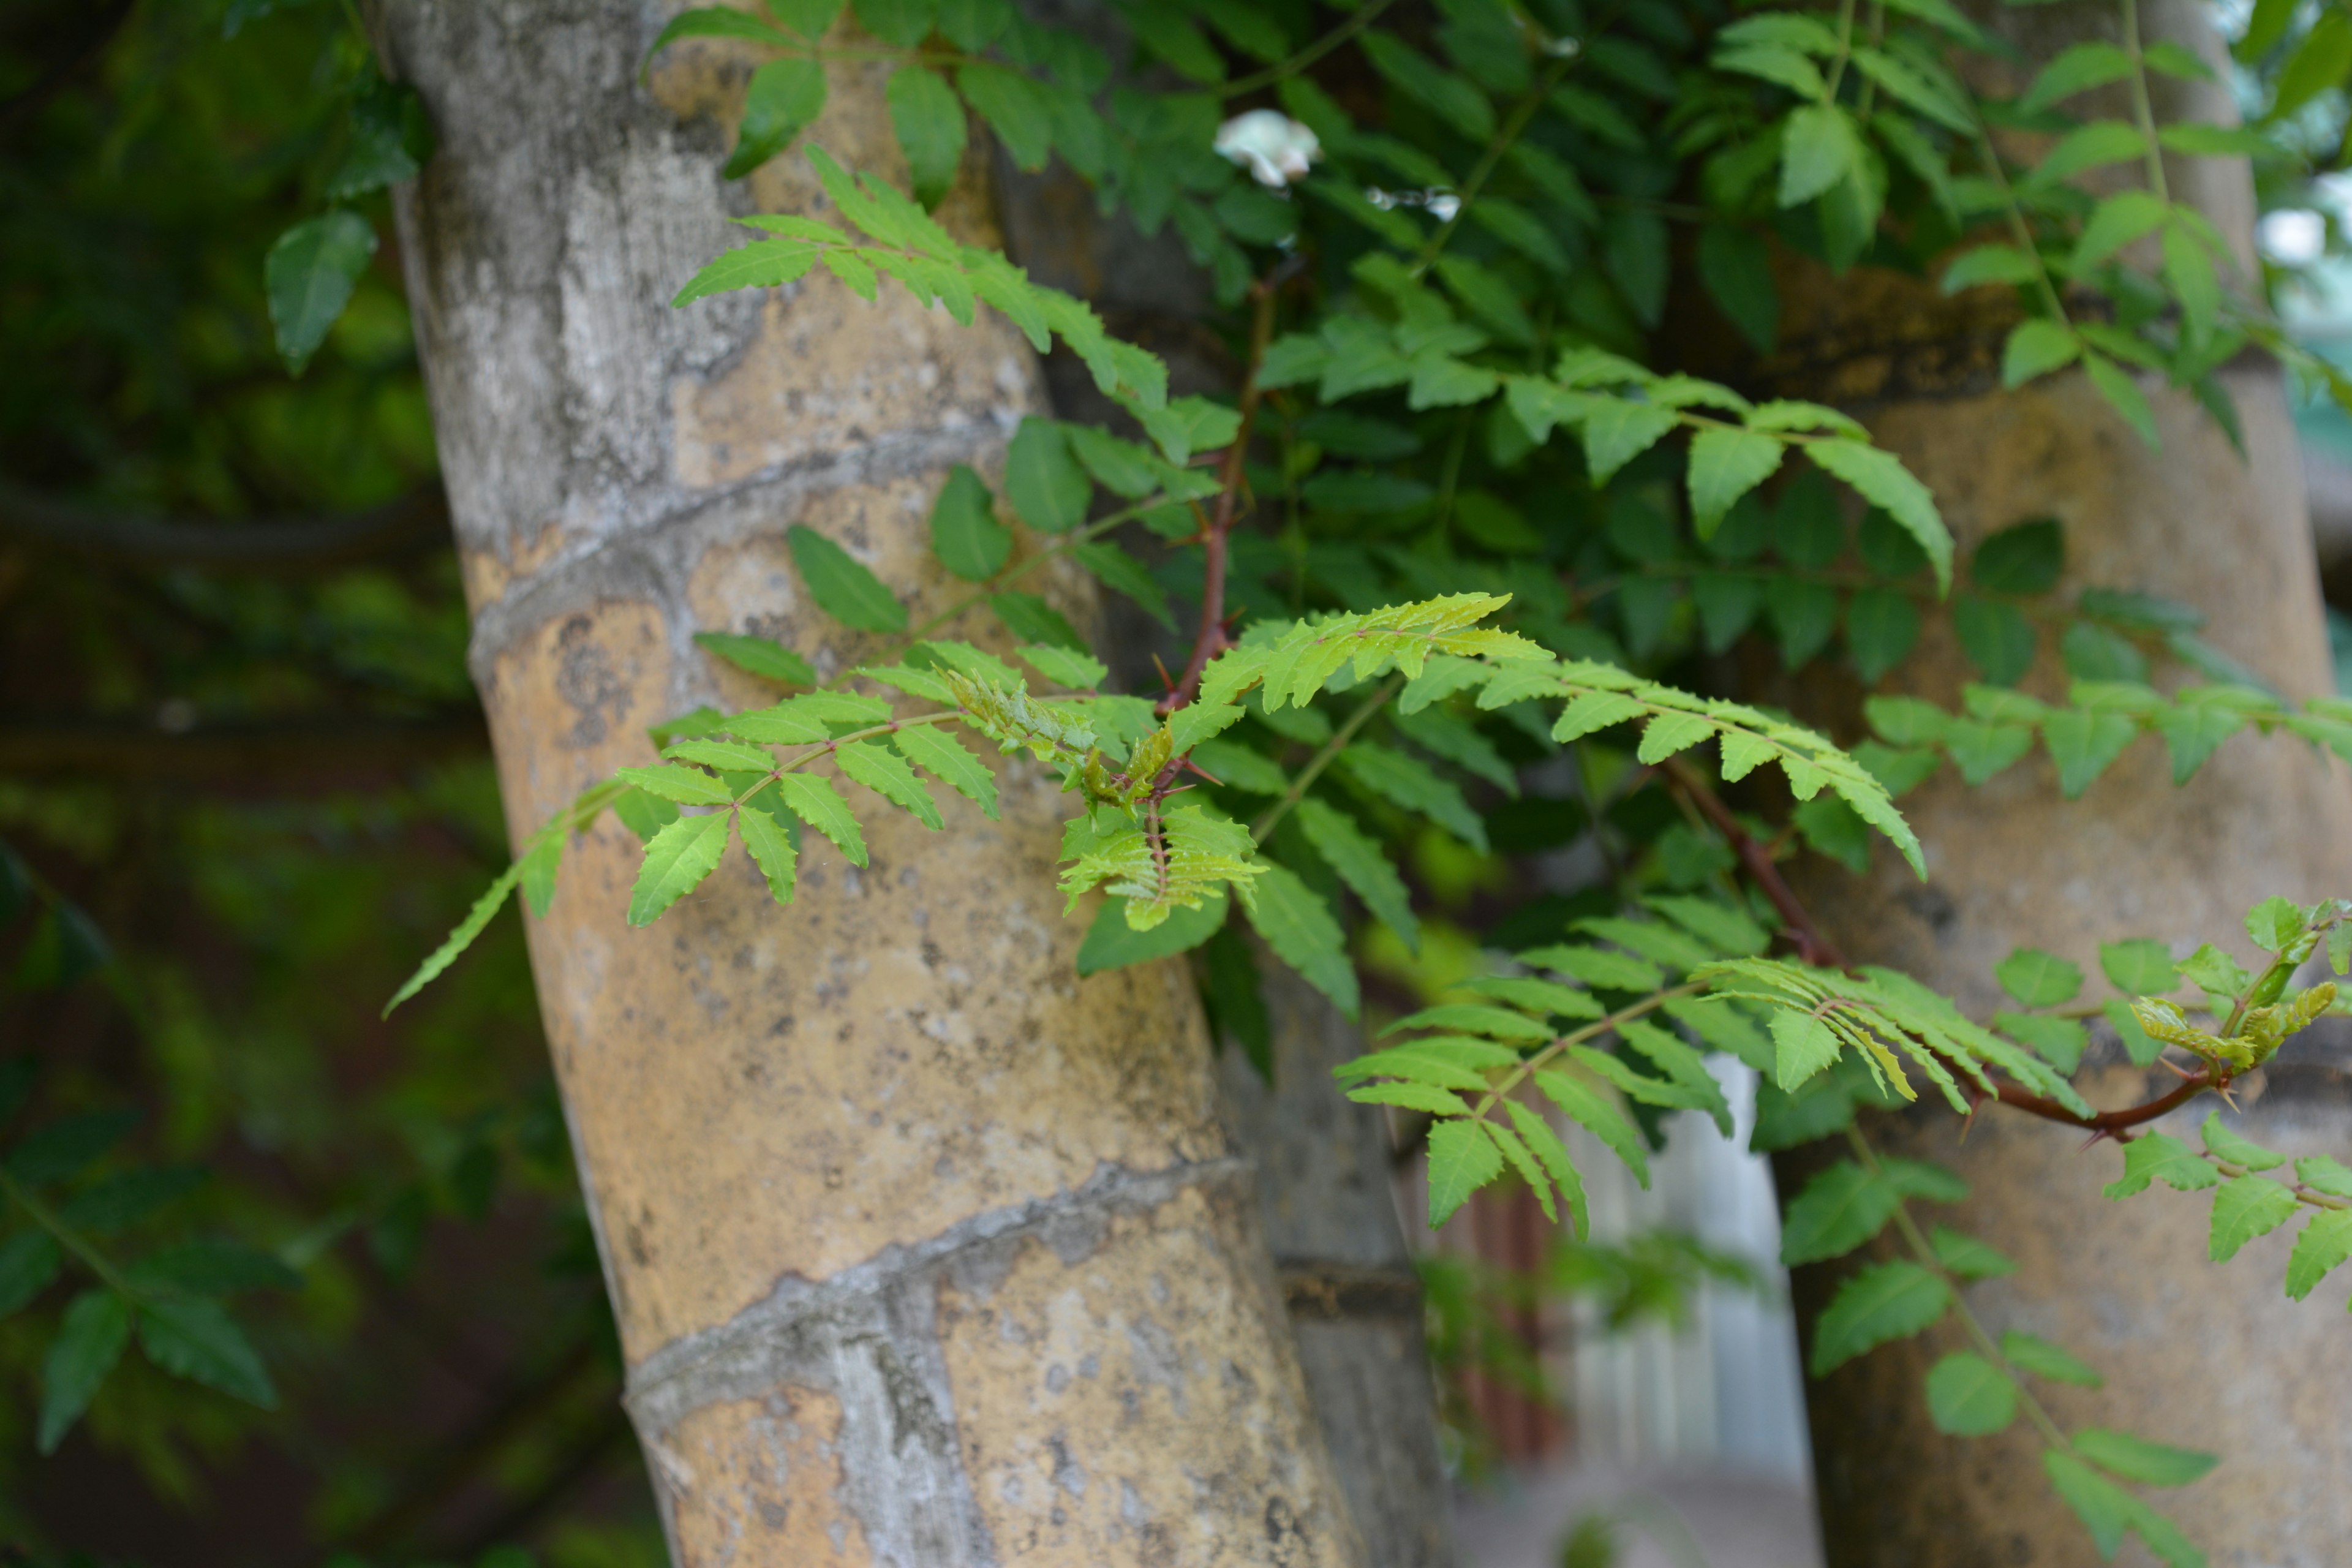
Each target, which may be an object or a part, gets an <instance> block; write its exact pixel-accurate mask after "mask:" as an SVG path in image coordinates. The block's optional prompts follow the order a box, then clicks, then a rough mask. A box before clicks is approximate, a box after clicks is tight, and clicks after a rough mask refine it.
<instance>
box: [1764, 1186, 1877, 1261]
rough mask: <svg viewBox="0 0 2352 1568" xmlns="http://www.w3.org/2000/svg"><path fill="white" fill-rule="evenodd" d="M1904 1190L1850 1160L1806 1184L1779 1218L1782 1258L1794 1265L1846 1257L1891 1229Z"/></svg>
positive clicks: (1781, 1259)
mask: <svg viewBox="0 0 2352 1568" xmlns="http://www.w3.org/2000/svg"><path fill="white" fill-rule="evenodd" d="M1902 1202H1903V1195H1902V1194H1900V1193H1898V1192H1896V1191H1895V1188H1894V1187H1893V1185H1891V1184H1888V1183H1886V1182H1884V1181H1881V1180H1880V1179H1879V1178H1877V1177H1876V1176H1874V1175H1872V1174H1871V1173H1869V1172H1867V1171H1865V1170H1864V1169H1863V1168H1862V1167H1861V1166H1860V1165H1857V1164H1855V1163H1853V1161H1851V1160H1841V1161H1839V1162H1838V1163H1836V1164H1834V1165H1832V1166H1830V1167H1829V1168H1828V1169H1827V1170H1824V1171H1822V1172H1821V1173H1818V1174H1817V1175H1815V1176H1814V1177H1813V1179H1812V1180H1811V1181H1810V1182H1808V1183H1806V1184H1805V1190H1804V1191H1803V1192H1801V1193H1800V1194H1797V1197H1796V1201H1795V1202H1793V1203H1791V1204H1790V1205H1789V1213H1788V1215H1787V1217H1786V1218H1784V1219H1783V1220H1782V1221H1781V1222H1780V1261H1781V1262H1782V1263H1784V1264H1787V1265H1788V1266H1790V1268H1794V1267H1796V1266H1797V1265H1798V1264H1801V1263H1819V1262H1821V1261H1822V1259H1824V1258H1843V1257H1844V1256H1845V1255H1846V1254H1847V1253H1849V1252H1852V1251H1853V1249H1854V1248H1855V1247H1860V1246H1861V1245H1862V1244H1863V1243H1864V1242H1865V1241H1868V1240H1869V1239H1870V1238H1871V1237H1874V1236H1876V1235H1877V1234H1878V1233H1879V1232H1880V1231H1882V1230H1884V1229H1885V1228H1886V1222H1887V1221H1888V1220H1890V1219H1893V1218H1894V1217H1895V1209H1896V1208H1898V1207H1900V1206H1901V1205H1902Z"/></svg>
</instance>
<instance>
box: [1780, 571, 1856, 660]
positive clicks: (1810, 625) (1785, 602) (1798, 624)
mask: <svg viewBox="0 0 2352 1568" xmlns="http://www.w3.org/2000/svg"><path fill="white" fill-rule="evenodd" d="M1764 609H1765V613H1766V614H1767V615H1769V616H1770V617H1771V621H1772V629H1773V631H1774V632H1775V633H1776V634H1777V635H1778V636H1779V637H1780V663H1781V666H1782V667H1783V668H1788V669H1792V670H1793V669H1800V668H1803V667H1804V666H1805V664H1806V663H1807V662H1809V661H1810V660H1811V658H1813V656H1814V655H1816V654H1818V653H1820V652H1821V651H1822V648H1824V647H1828V646H1829V640H1830V638H1831V637H1833V636H1835V635H1836V633H1837V615H1838V602H1837V591H1836V590H1835V589H1833V588H1832V587H1830V586H1829V584H1825V583H1808V582H1806V581H1804V580H1803V579H1802V578H1799V577H1774V578H1773V579H1772V580H1771V581H1770V582H1769V584H1766V586H1765V589H1764Z"/></svg>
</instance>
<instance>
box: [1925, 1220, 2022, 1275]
mask: <svg viewBox="0 0 2352 1568" xmlns="http://www.w3.org/2000/svg"><path fill="white" fill-rule="evenodd" d="M1927 1239H1928V1243H1929V1245H1930V1246H1932V1247H1934V1248H1935V1249H1936V1261H1937V1262H1938V1263H1940V1264H1942V1265H1943V1266H1944V1268H1945V1269H1946V1270H1947V1271H1948V1272H1949V1273H1951V1274H1953V1275H1955V1276H1957V1277H1958V1278H1959V1279H2000V1277H2001V1276H2003V1275H2005V1274H2014V1273H2016V1272H2017V1265H2016V1263H2015V1262H2013V1261H2012V1260H2011V1259H2010V1258H2007V1257H2005V1256H2004V1255H2003V1254H2002V1253H2001V1252H2000V1250H1999V1249H1998V1248H1996V1247H1992V1246H1990V1244H1988V1243H1985V1242H1982V1241H1979V1240H1978V1239H1977V1238H1976V1237H1973V1236H1969V1235H1966V1234H1964V1233H1963V1232H1960V1231H1957V1230H1954V1229H1953V1228H1952V1227H1951V1226H1948V1225H1939V1226H1937V1227H1936V1230H1935V1234H1934V1235H1932V1236H1930V1237H1928V1238H1927Z"/></svg>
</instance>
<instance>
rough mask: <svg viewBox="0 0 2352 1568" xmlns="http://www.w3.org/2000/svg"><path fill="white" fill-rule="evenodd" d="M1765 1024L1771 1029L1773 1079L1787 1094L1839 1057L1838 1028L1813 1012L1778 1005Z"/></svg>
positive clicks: (1794, 1090)
mask: <svg viewBox="0 0 2352 1568" xmlns="http://www.w3.org/2000/svg"><path fill="white" fill-rule="evenodd" d="M1766 1026H1767V1027H1768V1028H1769V1029H1770V1030H1771V1031H1772V1044H1773V1047H1774V1058H1773V1066H1772V1081H1773V1082H1774V1083H1775V1084H1777V1085H1779V1086H1780V1091H1781V1092H1782V1093H1784V1094H1792V1093H1794V1092H1796V1090H1797V1089H1798V1087H1799V1086H1800V1085H1801V1084H1803V1083H1804V1081H1805V1080H1806V1079H1810V1078H1811V1077H1812V1076H1813V1075H1814V1074H1815V1073H1817V1072H1820V1071H1821V1070H1822V1068H1826V1067H1828V1066H1829V1065H1830V1064H1831V1063H1832V1062H1833V1061H1835V1060H1837V1058H1838V1051H1839V1048H1840V1047H1839V1045H1838V1037H1837V1031H1836V1030H1834V1029H1832V1028H1831V1027H1830V1026H1829V1025H1828V1024H1826V1023H1824V1022H1823V1021H1822V1020H1821V1019H1820V1018H1817V1017H1815V1016H1813V1015H1812V1014H1811V1013H1803V1012H1799V1011H1798V1010H1796V1009H1795V1008H1792V1007H1776V1008H1774V1009H1773V1011H1772V1016H1771V1018H1770V1019H1769V1021H1768V1023H1767V1025H1766Z"/></svg>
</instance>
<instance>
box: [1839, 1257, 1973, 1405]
mask: <svg viewBox="0 0 2352 1568" xmlns="http://www.w3.org/2000/svg"><path fill="white" fill-rule="evenodd" d="M1951 1300H1952V1291H1951V1287H1950V1286H1948V1285H1947V1284H1945V1283H1944V1281H1943V1279H1941V1278H1940V1277H1938V1276H1937V1275H1935V1274H1932V1273H1930V1272H1929V1271H1928V1270H1927V1269H1925V1268H1921V1267H1920V1266H1919V1265H1917V1264H1916V1263H1880V1264H1875V1265H1874V1266H1872V1267H1871V1268H1865V1269H1863V1270H1862V1271H1861V1272H1860V1273H1858V1274H1855V1275H1853V1277H1852V1278H1851V1279H1847V1280H1846V1281H1845V1282H1844V1283H1843V1284H1842V1285H1840V1286H1839V1287H1838V1292H1837V1294H1836V1295H1835V1296H1834V1297H1832V1299H1831V1300H1830V1304H1829V1306H1828V1307H1827V1308H1825V1309H1823V1310H1822V1315H1821V1318H1820V1320H1819V1321H1817V1322H1816V1323H1815V1324H1814V1327H1813V1354H1812V1359H1811V1363H1809V1366H1810V1369H1811V1373H1812V1374H1813V1375H1814V1376H1815V1377H1821V1376H1822V1375H1824V1374H1826V1373H1831V1372H1833V1371H1835V1370H1836V1369H1837V1368H1839V1367H1841V1366H1843V1365H1844V1364H1845V1363H1847V1362H1850V1361H1852V1360H1853V1358H1854V1357H1856V1356H1858V1355H1861V1354H1863V1353H1864V1352H1867V1351H1872V1350H1875V1349H1876V1348H1877V1347H1878V1346H1880V1345H1883V1344H1885V1342H1887V1341H1889V1340H1896V1339H1902V1338H1904V1337H1905V1336H1906V1335H1910V1334H1916V1333H1918V1332H1919V1331H1922V1330H1923V1329H1927V1328H1928V1327H1930V1326H1932V1325H1933V1324H1934V1323H1935V1322H1936V1321H1937V1320H1938V1319H1940V1318H1941V1317H1943V1315H1944V1312H1945V1310H1946V1309H1947V1308H1948V1307H1949V1306H1950V1305H1951Z"/></svg>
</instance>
